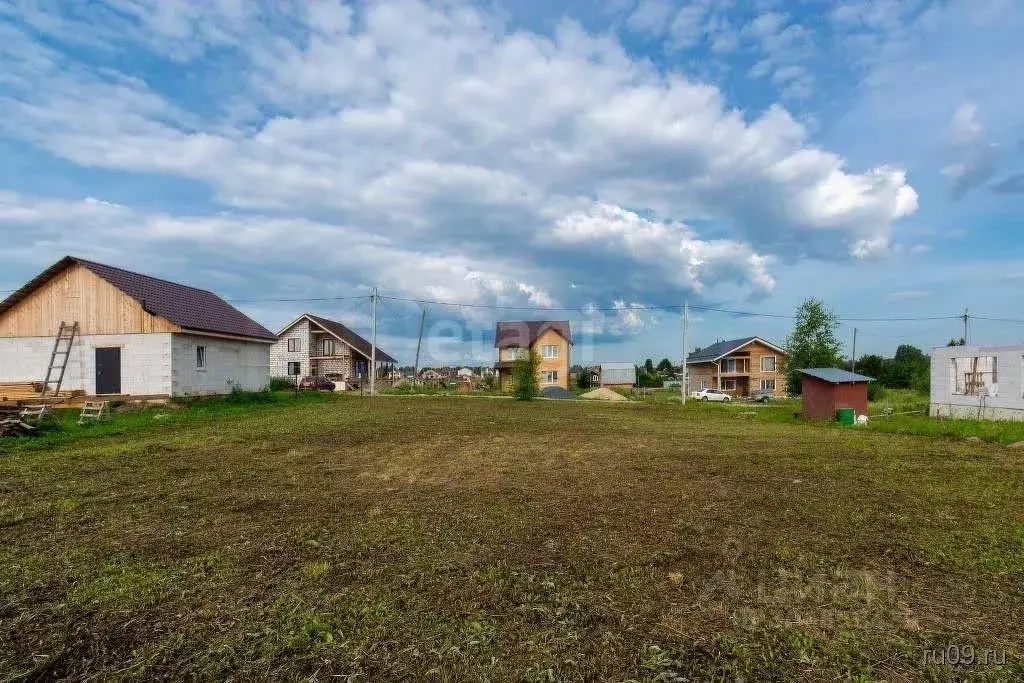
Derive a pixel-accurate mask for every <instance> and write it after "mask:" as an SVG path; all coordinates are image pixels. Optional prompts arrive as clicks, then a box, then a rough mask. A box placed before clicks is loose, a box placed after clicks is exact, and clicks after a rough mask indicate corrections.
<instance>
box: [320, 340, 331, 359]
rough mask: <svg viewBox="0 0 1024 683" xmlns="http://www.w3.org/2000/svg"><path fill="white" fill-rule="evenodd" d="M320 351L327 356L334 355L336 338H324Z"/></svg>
mask: <svg viewBox="0 0 1024 683" xmlns="http://www.w3.org/2000/svg"><path fill="white" fill-rule="evenodd" d="M320 351H321V353H322V354H323V355H325V356H333V355H334V340H333V339H324V340H323V341H321V342H320Z"/></svg>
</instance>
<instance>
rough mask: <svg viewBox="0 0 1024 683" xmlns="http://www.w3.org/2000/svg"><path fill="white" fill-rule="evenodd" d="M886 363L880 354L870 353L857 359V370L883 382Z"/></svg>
mask: <svg viewBox="0 0 1024 683" xmlns="http://www.w3.org/2000/svg"><path fill="white" fill-rule="evenodd" d="M885 363H886V360H885V359H884V358H882V357H881V356H879V355H878V354H875V353H869V354H867V355H865V356H861V357H860V358H858V359H857V372H859V373H860V374H862V375H867V376H868V377H874V378H875V379H877V380H878V381H879V382H881V381H882V378H883V377H884V376H885Z"/></svg>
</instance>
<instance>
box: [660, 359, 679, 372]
mask: <svg viewBox="0 0 1024 683" xmlns="http://www.w3.org/2000/svg"><path fill="white" fill-rule="evenodd" d="M657 370H658V372H660V373H661V374H663V375H671V374H672V371H673V370H675V366H674V365H672V361H670V360H669V359H668V358H662V359H661V360H660V361H659V362H658V367H657Z"/></svg>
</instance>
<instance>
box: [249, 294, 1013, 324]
mask: <svg viewBox="0 0 1024 683" xmlns="http://www.w3.org/2000/svg"><path fill="white" fill-rule="evenodd" d="M371 298H372V295H371V294H357V295H351V296H321V297H287V298H268V299H230V300H229V301H230V303H233V304H250V303H300V302H309V303H317V302H328V301H350V300H356V299H359V300H364V301H370V300H371ZM377 300H378V301H379V302H381V303H382V304H384V305H386V303H385V302H387V301H398V302H404V303H412V304H418V305H420V306H444V307H450V308H466V309H484V310H495V311H530V312H536V313H544V312H549V313H559V312H563V313H564V312H575V313H583V314H586V313H598V312H600V313H619V312H622V311H668V312H682V310H683V306H684V305H683V304H630V305H628V306H587V307H580V306H523V305H519V306H514V305H506V304H486V303H469V302H462V301H442V300H439V299H426V298H416V297H401V296H394V295H389V294H378V295H377ZM388 308H389V310H390V311H391V313H393V314H395V315H396V316H397V315H400V314H399V313H398V312H397V311H396V310H395V309H394V308H391V307H390V306H389V307H388ZM689 308H690V310H691V311H701V312H707V313H723V314H726V315H735V316H739V317H751V318H777V319H788V320H792V319H793V318H795V317H796V316H795V315H794V314H792V313H771V312H762V311H751V310H738V309H731V308H722V307H718V306H702V305H697V304H690V306H689ZM965 315H967V314H965V313H957V314H950V315H924V316H872V315H838V316H837V319H838V320H839V321H840V322H877V323H889V322H923V321H936V320H963V318H964V316H965ZM967 317H968V318H969V319H971V320H985V321H991V322H1004V323H1024V319H1017V318H1001V317H991V316H980V315H973V314H970V315H967Z"/></svg>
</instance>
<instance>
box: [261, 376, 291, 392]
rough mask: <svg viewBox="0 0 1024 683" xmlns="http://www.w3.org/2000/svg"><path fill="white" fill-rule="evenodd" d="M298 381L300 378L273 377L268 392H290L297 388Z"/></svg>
mask: <svg viewBox="0 0 1024 683" xmlns="http://www.w3.org/2000/svg"><path fill="white" fill-rule="evenodd" d="M298 381H299V378H298V377H295V378H292V377H271V378H270V381H269V382H267V391H289V390H291V389H294V388H295V385H296V383H298Z"/></svg>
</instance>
